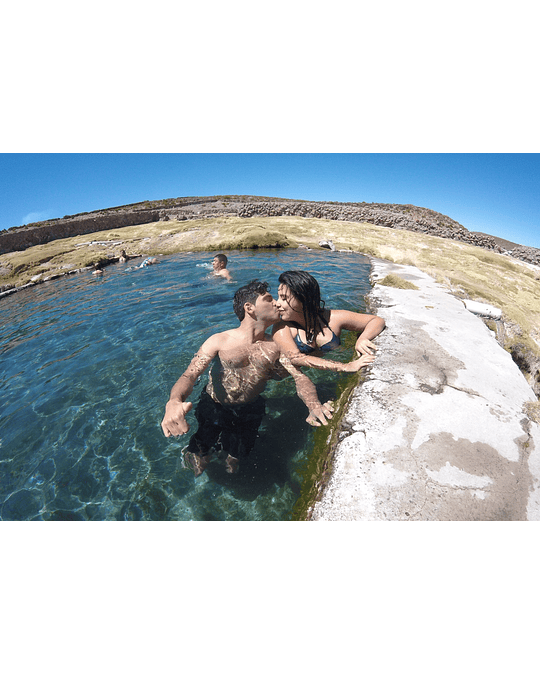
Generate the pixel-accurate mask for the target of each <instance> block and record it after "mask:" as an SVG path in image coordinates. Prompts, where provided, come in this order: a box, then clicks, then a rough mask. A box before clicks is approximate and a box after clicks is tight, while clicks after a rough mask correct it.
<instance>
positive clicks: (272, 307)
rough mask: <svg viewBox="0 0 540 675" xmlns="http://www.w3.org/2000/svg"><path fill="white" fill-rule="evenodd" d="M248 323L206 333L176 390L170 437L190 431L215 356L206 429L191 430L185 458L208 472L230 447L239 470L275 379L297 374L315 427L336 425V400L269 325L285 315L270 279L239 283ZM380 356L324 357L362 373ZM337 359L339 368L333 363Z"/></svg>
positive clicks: (166, 422)
mask: <svg viewBox="0 0 540 675" xmlns="http://www.w3.org/2000/svg"><path fill="white" fill-rule="evenodd" d="M233 307H234V311H235V313H236V315H237V317H238V319H239V320H240V326H239V327H238V328H233V329H231V330H227V331H224V332H223V333H216V334H214V335H212V336H211V337H209V338H208V340H206V342H204V343H203V345H202V346H201V347H200V349H199V351H198V352H197V354H195V356H194V357H193V359H192V361H191V363H190V364H189V366H188V368H187V369H186V371H185V372H184V373H183V374H182V375H181V376H180V378H179V379H178V381H177V382H176V384H175V385H174V387H173V388H172V390H171V394H170V397H169V401H168V402H167V404H166V407H165V416H164V418H163V420H162V422H161V427H162V429H163V433H164V434H165V436H167V437H168V436H181V435H182V434H185V433H186V432H187V431H188V430H189V425H188V423H187V421H186V418H185V415H186V413H188V412H189V411H190V410H191V409H192V407H193V404H192V403H191V402H189V401H186V399H187V398H188V396H189V395H190V394H191V392H192V391H193V387H194V385H195V382H196V381H197V378H198V377H200V375H202V373H203V372H204V371H205V370H206V369H207V368H208V366H209V365H210V364H211V363H212V361H214V365H213V367H212V370H211V372H210V378H209V382H208V385H207V387H206V389H205V390H204V391H203V392H202V393H201V398H200V400H199V403H198V405H197V410H196V413H195V416H196V418H197V421H198V423H199V428H198V430H197V431H196V433H195V434H194V435H193V436H192V437H191V439H190V442H189V446H188V450H187V452H186V453H185V462H186V464H188V465H189V466H191V468H192V469H193V470H194V473H195V476H200V475H201V474H202V472H203V471H204V470H205V468H206V467H207V466H208V464H209V462H210V458H211V453H213V452H215V451H216V450H225V451H226V452H227V459H226V465H227V471H228V472H229V473H234V472H235V471H236V470H237V468H238V461H239V458H240V457H242V456H246V455H247V454H249V452H250V451H251V450H252V449H253V446H254V444H255V440H256V438H257V431H258V428H259V426H260V423H261V421H262V418H263V416H264V413H265V404H264V399H263V398H262V397H261V396H260V394H261V393H262V392H263V391H264V389H265V387H266V384H267V382H268V380H269V379H282V378H283V377H286V376H287V375H288V374H290V375H292V376H293V378H294V380H295V384H296V391H297V393H298V396H299V397H300V398H301V399H302V401H303V402H304V403H305V404H306V406H307V408H308V410H309V415H308V417H307V419H306V421H307V422H308V423H309V424H311V425H312V426H320V425H321V424H325V425H326V424H328V420H329V419H331V417H332V411H333V407H332V404H331V403H330V402H328V403H325V404H324V405H321V403H320V401H319V399H318V397H317V391H316V388H315V385H314V384H313V382H312V381H311V380H310V379H309V378H308V377H307V376H306V375H304V374H303V373H302V371H301V370H300V369H299V368H298V367H296V366H293V365H292V364H291V362H290V360H289V359H287V358H286V357H283V356H281V354H280V351H279V347H278V346H277V345H276V344H275V342H274V341H273V340H272V338H271V337H270V336H269V335H266V334H265V331H266V329H267V328H268V327H269V326H271V325H273V324H274V323H276V322H277V321H279V318H280V317H279V312H278V310H277V304H276V302H275V300H274V299H273V298H272V296H271V295H270V293H269V292H268V284H267V283H266V282H261V281H252V282H250V283H249V284H248V285H247V286H243V287H242V288H240V289H238V291H237V292H236V293H235V295H234V300H233ZM373 358H374V357H370V356H364V357H362V359H363V360H362V359H357V360H356V361H353V362H351V363H339V362H332V361H327V360H324V359H319V360H320V361H321V362H322V363H323V364H324V367H325V368H327V369H332V370H336V371H337V370H340V371H344V372H357V371H358V370H359V369H360V368H361V367H362V366H363V365H366V364H367V363H370V362H371V361H373ZM332 364H333V365H334V367H333V368H332Z"/></svg>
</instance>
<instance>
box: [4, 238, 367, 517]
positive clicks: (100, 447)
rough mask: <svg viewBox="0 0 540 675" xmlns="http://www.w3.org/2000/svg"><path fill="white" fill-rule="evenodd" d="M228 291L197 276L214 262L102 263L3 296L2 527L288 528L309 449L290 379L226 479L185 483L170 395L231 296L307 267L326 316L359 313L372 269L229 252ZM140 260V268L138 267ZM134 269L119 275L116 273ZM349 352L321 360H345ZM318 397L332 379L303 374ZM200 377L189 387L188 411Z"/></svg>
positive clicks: (328, 394) (328, 391)
mask: <svg viewBox="0 0 540 675" xmlns="http://www.w3.org/2000/svg"><path fill="white" fill-rule="evenodd" d="M228 255H229V260H230V262H229V265H228V269H229V270H230V271H231V273H232V274H233V279H234V281H233V283H227V282H226V281H225V280H223V279H220V278H215V277H212V276H211V275H210V272H211V264H210V262H211V259H212V254H208V253H203V254H201V253H196V254H195V253H185V254H178V255H172V256H162V257H161V258H160V260H161V262H160V264H159V265H153V266H150V267H147V268H143V269H135V268H134V266H130V265H129V262H128V263H127V264H124V265H122V264H117V265H111V266H109V267H107V268H106V269H105V273H104V275H103V277H94V276H93V275H92V274H91V273H89V272H83V273H81V274H77V275H73V276H70V277H67V278H65V279H62V280H58V281H53V282H49V283H45V284H43V285H40V286H36V287H34V288H30V289H27V290H23V291H20V292H18V293H15V294H12V295H10V296H7V297H5V298H2V299H1V301H0V317H1V329H0V353H1V356H0V358H1V371H0V372H1V376H0V518H1V519H3V520H286V519H288V518H289V517H290V513H291V511H292V509H293V507H294V504H295V502H296V500H297V498H298V496H299V492H300V487H301V481H302V467H303V466H304V464H305V462H306V460H307V458H308V456H309V453H310V451H311V450H312V447H313V429H312V428H311V427H310V426H309V425H308V424H306V423H305V418H306V417H307V408H306V407H305V406H304V404H303V403H302V402H301V401H300V400H299V399H298V397H297V396H296V394H295V390H294V384H293V382H292V378H288V380H285V381H282V382H271V383H270V384H269V385H268V387H267V389H266V391H265V394H264V396H265V398H266V400H267V411H268V413H267V415H266V417H265V418H264V421H263V423H262V425H261V428H260V435H259V439H258V441H257V444H256V446H255V449H254V450H253V452H252V453H251V454H250V456H249V457H248V458H247V459H246V460H244V461H243V463H242V465H241V468H240V471H239V472H238V473H237V474H235V475H232V476H231V475H229V474H227V473H226V472H225V468H224V466H223V465H222V464H220V463H219V462H213V463H212V464H211V465H210V467H209V468H208V469H207V471H206V472H205V473H204V474H203V475H202V476H200V477H199V478H197V479H195V478H194V477H193V474H192V473H191V472H190V471H189V470H187V469H185V468H183V466H182V462H181V450H182V448H184V447H185V446H186V445H187V441H188V440H189V437H190V434H191V433H192V432H193V431H194V430H195V428H196V422H195V419H194V415H193V413H191V414H190V416H188V421H189V422H190V424H192V429H191V431H190V433H189V434H188V435H186V436H183V437H181V438H177V439H175V438H168V439H167V438H165V437H164V436H163V432H162V430H161V426H160V422H161V419H162V417H163V414H164V406H165V403H166V401H167V399H168V396H169V392H170V389H171V387H172V385H173V384H174V383H175V381H176V380H177V379H178V377H179V376H180V375H181V374H182V372H183V371H184V369H185V368H186V366H187V365H188V364H189V361H190V360H191V358H192V356H193V354H194V353H195V352H196V351H197V349H198V348H199V346H200V345H201V343H202V342H203V341H204V340H206V339H207V338H208V337H209V336H210V335H211V334H213V333H215V332H219V331H222V330H227V329H229V328H234V327H236V326H238V319H237V318H236V316H235V315H234V313H233V311H232V297H233V295H234V292H235V290H236V289H237V288H239V287H240V286H242V285H243V284H245V283H247V282H248V281H250V280H251V279H254V278H259V279H263V280H266V281H269V282H270V284H271V292H273V293H274V294H276V292H277V287H278V281H277V279H278V276H279V274H280V273H281V272H282V271H284V270H287V269H305V270H307V271H309V272H311V273H312V274H313V275H314V276H315V277H316V278H317V279H318V281H319V283H320V285H321V290H322V296H323V298H324V299H325V300H326V304H327V306H328V307H331V308H332V307H334V308H343V309H351V310H357V311H365V304H364V296H365V295H366V294H367V293H368V292H369V290H370V284H369V271H370V266H369V262H368V260H367V259H366V258H364V257H363V256H360V255H357V254H340V253H335V252H331V251H324V252H319V251H317V252H303V251H298V250H295V251H265V252H230V253H228ZM139 262H140V259H139ZM129 267H131V269H128V268H129ZM352 355H353V350H352V349H351V348H348V349H347V348H346V347H343V348H340V349H338V350H336V351H334V352H332V358H334V359H339V360H344V361H345V360H350V358H352ZM306 372H307V374H308V376H309V377H311V379H313V380H314V381H315V382H316V383H317V389H318V392H319V398H320V399H321V401H324V400H327V399H328V398H333V397H334V396H335V392H336V390H335V385H336V379H337V378H339V377H340V375H339V374H337V375H336V374H332V373H326V372H322V371H315V370H307V371H306ZM205 383H206V374H205V375H204V376H203V377H202V378H201V379H200V381H199V382H198V383H197V385H196V387H195V389H194V392H193V394H192V395H191V397H190V400H191V401H193V402H194V403H195V402H196V400H197V399H198V395H199V393H200V391H201V389H202V388H203V386H204V385H205Z"/></svg>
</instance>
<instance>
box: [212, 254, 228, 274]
mask: <svg viewBox="0 0 540 675" xmlns="http://www.w3.org/2000/svg"><path fill="white" fill-rule="evenodd" d="M227 262H228V260H227V256H226V255H225V254H224V253H218V254H217V255H215V256H214V259H213V260H212V267H213V268H214V269H217V270H222V269H224V268H225V267H227Z"/></svg>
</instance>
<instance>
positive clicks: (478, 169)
mask: <svg viewBox="0 0 540 675" xmlns="http://www.w3.org/2000/svg"><path fill="white" fill-rule="evenodd" d="M227 194H228V195H259V196H266V197H288V198H293V199H306V200H313V201H338V202H362V201H365V202H382V203H395V204H414V205H416V206H424V207H426V208H429V209H433V210H435V211H439V212H440V213H443V214H445V215H447V216H450V217H451V218H453V219H454V220H457V221H458V222H460V223H461V224H462V225H464V226H465V227H466V228H467V229H468V230H471V231H480V232H486V233H488V234H493V235H496V236H499V237H503V238H504V239H509V240H510V241H514V242H517V243H519V244H523V245H528V246H535V247H537V248H540V154H454V153H445V154H435V153H430V154H392V153H379V154H375V153H372V154H365V153H356V154H343V153H342V154H331V153H323V154H302V153H295V154H282V153H273V154H257V153H248V154H231V153H219V154H211V153H189V154H152V153H140V154H133V153H132V154H129V153H124V154H107V153H104V154H76V153H66V154H52V153H44V154H21V153H20V154H17V153H5V154H2V155H0V229H6V228H9V227H12V226H19V225H22V224H24V223H27V222H35V221H39V220H47V219H49V218H57V217H62V216H64V215H71V214H75V213H80V212H83V211H94V210H96V209H102V208H107V207H111V206H120V205H123V204H129V203H134V202H140V201H145V200H152V199H162V198H169V197H184V196H203V195H227Z"/></svg>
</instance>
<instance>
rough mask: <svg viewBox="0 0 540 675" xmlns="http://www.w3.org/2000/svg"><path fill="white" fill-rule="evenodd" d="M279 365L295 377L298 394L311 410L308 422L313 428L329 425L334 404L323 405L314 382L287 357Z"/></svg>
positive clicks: (329, 402) (280, 360)
mask: <svg viewBox="0 0 540 675" xmlns="http://www.w3.org/2000/svg"><path fill="white" fill-rule="evenodd" d="M279 363H280V364H281V365H282V366H283V368H285V370H286V371H287V372H288V373H290V374H291V375H292V376H293V378H294V383H295V385H296V393H297V394H298V396H299V398H300V399H301V400H302V401H303V402H304V403H305V404H306V406H307V408H308V410H309V415H308V417H307V418H306V422H307V423H308V424H311V426H312V427H320V426H321V424H324V425H327V424H328V420H330V419H332V413H333V411H334V406H333V405H332V402H331V401H328V402H327V403H325V404H324V405H323V404H322V403H321V402H320V401H319V397H318V395H317V389H316V387H315V385H314V384H313V382H312V381H311V380H310V379H309V377H308V376H307V375H304V373H303V372H302V371H301V370H300V368H298V367H297V366H294V365H293V364H292V363H291V361H290V359H288V358H287V357H286V356H282V357H281V358H280V359H279Z"/></svg>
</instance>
